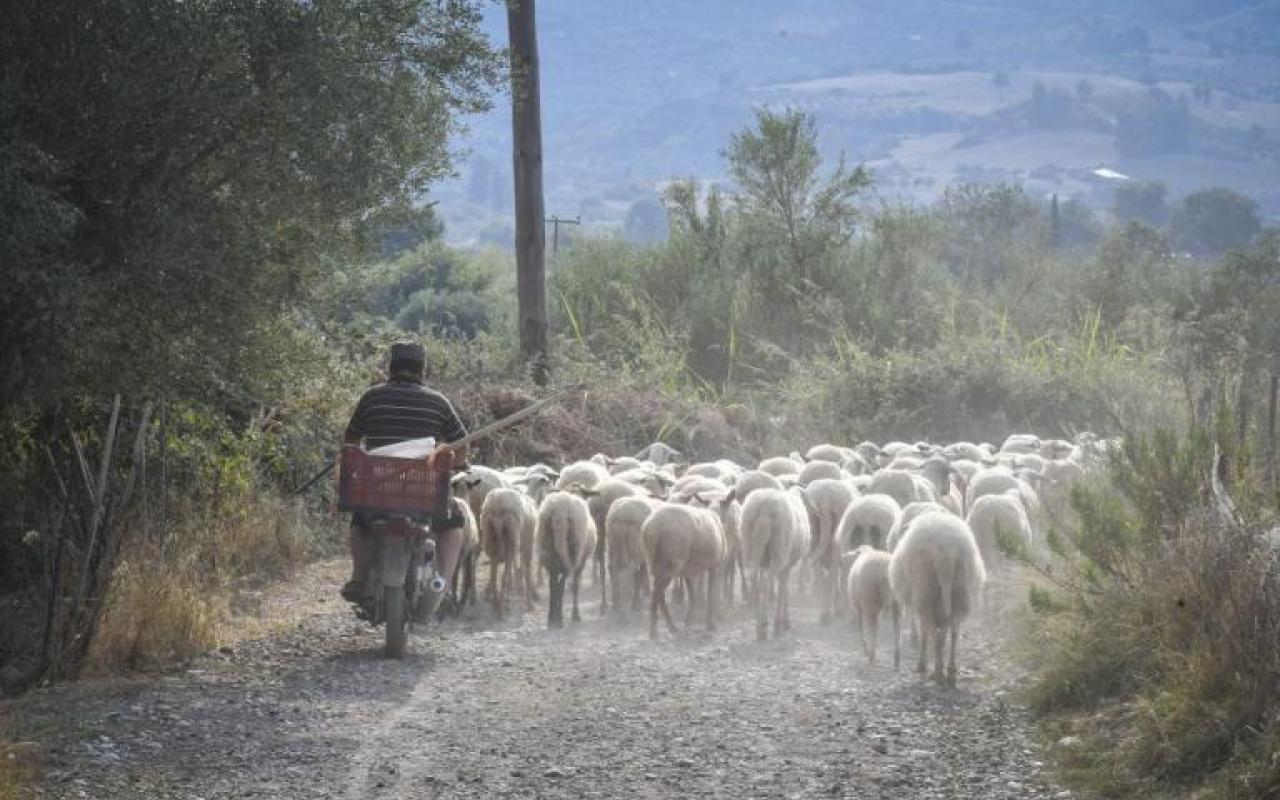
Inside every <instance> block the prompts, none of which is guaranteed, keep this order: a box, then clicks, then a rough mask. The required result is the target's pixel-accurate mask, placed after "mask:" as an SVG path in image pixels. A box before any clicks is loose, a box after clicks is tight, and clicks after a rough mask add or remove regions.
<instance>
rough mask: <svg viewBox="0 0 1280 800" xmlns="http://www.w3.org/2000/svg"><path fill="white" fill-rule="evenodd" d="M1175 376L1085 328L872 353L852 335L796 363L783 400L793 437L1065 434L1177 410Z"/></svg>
mask: <svg viewBox="0 0 1280 800" xmlns="http://www.w3.org/2000/svg"><path fill="white" fill-rule="evenodd" d="M1169 385H1170V383H1169V380H1168V379H1167V378H1166V377H1165V376H1164V375H1163V374H1162V372H1161V369H1160V366H1159V364H1158V363H1157V362H1156V360H1155V358H1154V357H1152V356H1150V355H1147V354H1140V353H1135V352H1132V351H1130V350H1128V349H1127V348H1124V347H1121V346H1119V345H1117V344H1115V343H1114V342H1107V341H1103V340H1102V339H1101V338H1100V337H1099V334H1098V332H1097V331H1096V329H1090V328H1088V327H1085V328H1082V330H1081V331H1080V332H1079V333H1078V334H1077V335H1076V336H1074V337H1062V338H1051V337H1043V338H1040V339H1036V340H1033V341H1031V342H1025V343H1024V342H1019V341H1017V340H1016V339H1013V338H1012V337H1004V338H998V337H987V336H978V335H969V336H955V337H950V338H945V339H943V340H942V341H940V342H939V343H938V345H937V346H935V347H932V348H928V349H923V350H908V349H894V350H889V351H886V352H884V353H881V354H876V355H873V354H871V353H869V352H867V351H865V350H863V349H862V348H861V347H859V346H858V345H857V343H856V342H853V341H848V340H846V341H845V343H843V344H842V345H841V346H840V347H839V349H838V350H837V354H836V356H835V357H833V358H830V359H813V360H809V361H806V362H803V363H801V364H799V365H797V367H796V368H795V369H794V370H793V372H792V375H791V377H790V378H789V380H787V381H786V383H785V384H783V386H782V388H781V389H780V390H779V392H778V395H777V397H778V400H777V402H776V408H777V411H778V413H782V414H785V415H786V417H787V419H788V420H789V424H791V425H795V426H797V427H799V428H800V429H801V430H799V431H797V433H798V436H797V439H798V442H797V444H798V443H799V442H802V441H804V440H805V439H806V438H807V440H808V441H818V439H816V438H814V437H815V436H833V437H835V438H837V439H842V440H845V441H859V440H862V439H872V440H876V441H885V440H889V439H895V438H908V439H910V440H912V441H914V440H917V439H921V438H927V439H932V440H934V441H949V440H956V439H973V440H977V441H983V440H993V441H999V440H1000V439H1002V438H1003V437H1004V436H1005V435H1006V434H1008V433H1009V432H1010V431H1011V430H1030V431H1039V432H1042V433H1044V434H1046V435H1049V434H1052V435H1070V434H1073V433H1074V432H1076V431H1080V430H1094V431H1108V430H1110V431H1114V430H1117V426H1118V425H1119V424H1120V423H1121V421H1122V420H1128V421H1133V420H1158V419H1165V420H1167V419H1169V418H1171V417H1172V418H1175V419H1176V418H1177V416H1178V414H1179V409H1178V408H1176V407H1175V406H1174V405H1173V404H1172V402H1171V400H1170V397H1171V395H1170V394H1169V392H1168V387H1169Z"/></svg>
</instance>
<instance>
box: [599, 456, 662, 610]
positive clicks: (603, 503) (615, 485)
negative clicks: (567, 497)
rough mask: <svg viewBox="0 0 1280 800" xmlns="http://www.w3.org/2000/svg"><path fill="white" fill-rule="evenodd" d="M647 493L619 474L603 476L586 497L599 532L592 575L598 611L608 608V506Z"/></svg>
mask: <svg viewBox="0 0 1280 800" xmlns="http://www.w3.org/2000/svg"><path fill="white" fill-rule="evenodd" d="M642 494H647V491H646V489H644V488H642V487H641V486H639V485H637V484H636V483H633V482H631V481H629V480H627V479H626V478H624V477H622V476H621V475H615V476H613V477H611V478H605V479H604V480H602V481H600V482H599V483H597V484H596V485H595V487H593V493H592V494H591V496H590V497H588V498H587V507H588V508H589V509H591V519H592V521H594V522H595V524H596V531H597V532H598V533H599V534H600V536H599V541H598V542H597V544H596V551H595V558H594V562H593V565H592V570H593V572H592V575H593V576H594V577H595V582H596V585H598V586H599V587H600V613H601V614H604V613H606V612H607V611H608V610H609V586H608V576H607V574H606V567H607V562H608V549H609V537H608V536H607V535H605V527H604V524H605V518H606V517H607V516H608V515H609V507H610V506H612V505H613V504H614V503H615V502H617V501H618V500H621V499H622V498H624V497H635V496H637V495H642Z"/></svg>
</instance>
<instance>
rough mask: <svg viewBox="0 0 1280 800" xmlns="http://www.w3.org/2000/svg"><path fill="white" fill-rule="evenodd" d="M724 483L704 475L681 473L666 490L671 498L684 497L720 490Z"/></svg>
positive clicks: (722, 489)
mask: <svg viewBox="0 0 1280 800" xmlns="http://www.w3.org/2000/svg"><path fill="white" fill-rule="evenodd" d="M724 488H725V485H724V482H723V481H720V480H717V479H716V478H708V477H707V476H705V475H682V476H681V477H680V478H679V480H677V481H676V482H675V483H673V484H672V485H671V488H670V489H669V490H668V491H667V496H668V497H671V498H675V497H685V498H687V497H688V496H689V495H691V494H697V493H698V492H722V491H724Z"/></svg>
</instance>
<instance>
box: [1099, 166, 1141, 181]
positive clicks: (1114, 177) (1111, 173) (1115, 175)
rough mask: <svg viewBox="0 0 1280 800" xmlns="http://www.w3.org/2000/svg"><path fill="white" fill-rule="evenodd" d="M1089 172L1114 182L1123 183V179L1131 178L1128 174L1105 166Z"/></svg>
mask: <svg viewBox="0 0 1280 800" xmlns="http://www.w3.org/2000/svg"><path fill="white" fill-rule="evenodd" d="M1091 174H1092V175H1093V176H1094V177H1095V178H1100V179H1101V180H1104V181H1112V182H1114V183H1124V182H1125V181H1129V180H1133V179H1132V178H1130V177H1129V176H1128V175H1125V174H1123V173H1120V172H1116V171H1115V170H1114V169H1107V168H1106V167H1098V168H1097V169H1095V170H1093V171H1092V172H1091Z"/></svg>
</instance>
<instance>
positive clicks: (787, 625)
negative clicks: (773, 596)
mask: <svg viewBox="0 0 1280 800" xmlns="http://www.w3.org/2000/svg"><path fill="white" fill-rule="evenodd" d="M779 583H780V585H779V586H778V621H777V622H776V623H775V625H774V626H775V627H776V628H778V629H779V630H783V631H789V630H791V573H790V572H788V573H786V574H785V575H783V578H782V580H781V581H780V582H779Z"/></svg>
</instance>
